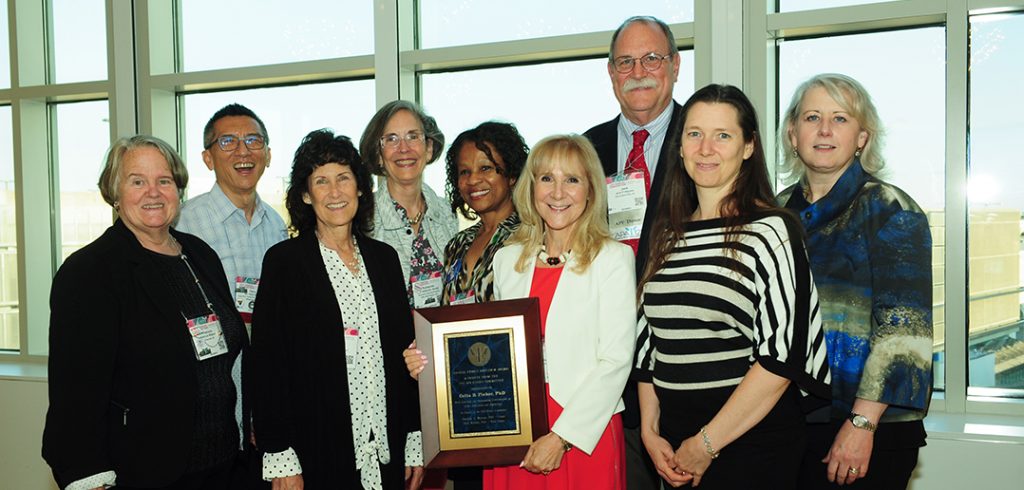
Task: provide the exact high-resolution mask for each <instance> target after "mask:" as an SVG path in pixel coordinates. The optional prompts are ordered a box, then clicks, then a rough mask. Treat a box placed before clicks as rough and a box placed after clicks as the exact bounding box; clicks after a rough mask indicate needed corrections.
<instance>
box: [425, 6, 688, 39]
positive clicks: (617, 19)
mask: <svg viewBox="0 0 1024 490" xmlns="http://www.w3.org/2000/svg"><path fill="white" fill-rule="evenodd" d="M594 7H595V4H594V3H592V2H590V1H588V0H573V1H562V2H552V1H550V0H521V1H519V2H492V1H489V0H421V1H420V2H419V15H420V47H421V48H437V47H442V46H459V45H463V44H478V43H491V42H496V41H511V40H517V39H529V38H534V37H545V36H558V35H563V34H576V33H580V32H593V31H608V30H614V29H615V28H616V27H618V26H619V24H620V23H622V21H624V20H626V19H628V18H629V17H632V16H634V15H653V16H655V17H657V18H659V19H661V20H663V21H665V22H667V23H669V24H677V23H680V22H692V21H693V0H659V1H655V0H641V1H634V2H606V3H602V4H601V5H600V8H594ZM675 34H676V35H678V34H679V33H675Z"/></svg>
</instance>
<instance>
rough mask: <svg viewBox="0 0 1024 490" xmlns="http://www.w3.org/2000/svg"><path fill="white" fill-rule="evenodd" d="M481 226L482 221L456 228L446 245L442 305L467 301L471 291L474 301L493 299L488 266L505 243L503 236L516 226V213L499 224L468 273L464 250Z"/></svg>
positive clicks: (465, 250)
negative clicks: (460, 229) (459, 229)
mask: <svg viewBox="0 0 1024 490" xmlns="http://www.w3.org/2000/svg"><path fill="white" fill-rule="evenodd" d="M483 226H484V224H483V223H482V222H481V223H477V224H475V225H473V226H470V227H469V228H466V229H465V230H462V231H460V232H458V233H457V234H455V236H454V237H453V238H452V240H451V241H450V242H448V246H447V247H445V249H444V293H443V294H442V295H441V304H442V305H448V304H451V303H457V304H458V303H459V302H460V301H468V300H467V298H468V297H469V296H470V295H472V296H473V297H474V298H475V300H474V301H473V302H474V303H486V302H488V301H491V300H492V299H494V269H492V268H491V261H492V260H494V254H496V253H497V252H498V250H500V249H501V247H504V246H505V240H507V239H508V237H510V236H512V233H513V232H515V231H516V230H517V229H518V228H519V215H518V214H516V213H515V212H513V213H512V214H511V215H509V217H508V218H505V220H504V221H502V222H501V223H500V224H499V225H498V229H497V230H495V231H494V235H493V236H492V237H491V241H490V242H488V243H487V246H486V247H484V253H483V254H481V255H480V259H479V260H477V262H476V265H475V266H474V267H473V272H472V274H470V273H467V272H466V267H465V260H466V252H468V251H469V247H470V246H471V245H472V244H473V240H476V237H477V235H479V234H480V230H482V229H483Z"/></svg>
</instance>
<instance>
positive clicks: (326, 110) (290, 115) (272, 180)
mask: <svg viewBox="0 0 1024 490" xmlns="http://www.w3.org/2000/svg"><path fill="white" fill-rule="evenodd" d="M182 99H183V100H184V108H185V117H184V119H185V134H184V135H183V136H184V139H185V150H184V151H183V152H182V157H183V158H184V159H185V161H186V162H187V164H188V174H189V185H188V195H189V196H194V195H197V194H201V193H204V192H207V191H209V190H210V187H211V186H213V183H214V181H215V180H216V179H215V178H214V175H213V171H212V170H210V169H208V168H206V165H205V164H204V163H203V157H202V152H203V128H204V127H205V126H206V122H207V121H209V119H210V117H211V116H213V114H214V113H215V112H217V110H219V109H220V108H221V107H224V106H225V105H228V104H230V103H233V102H237V103H240V104H242V105H244V106H246V107H248V108H250V109H252V111H253V112H255V113H256V115H257V116H259V117H260V119H261V120H263V123H264V124H266V126H267V133H268V136H269V137H270V148H271V151H272V153H271V157H272V159H271V161H270V167H269V168H267V170H266V172H265V173H264V174H263V177H262V178H260V183H259V186H258V189H257V192H259V194H260V198H261V199H263V200H264V201H266V202H267V203H268V204H270V205H271V206H273V207H274V208H276V209H277V212H278V213H279V214H280V215H281V216H282V217H283V218H284V219H285V221H287V220H288V213H287V212H286V211H285V208H284V197H285V192H286V190H287V189H288V176H289V174H290V173H291V169H292V158H293V157H294V155H295V149H296V148H298V146H299V143H301V142H302V138H303V137H305V136H306V134H308V133H309V132H310V131H313V130H314V129H320V128H331V129H333V130H334V132H335V133H336V134H343V135H345V136H348V137H349V138H351V139H352V143H353V144H354V145H356V148H358V147H359V137H360V136H361V135H362V134H363V128H365V126H366V123H367V122H369V121H370V118H371V117H373V113H374V112H376V108H375V107H374V105H373V100H374V99H373V81H372V80H359V81H352V82H337V83H323V84H311V85H300V86H295V87H277V88H261V89H248V90H238V91H230V92H213V93H206V94H189V95H184V96H182Z"/></svg>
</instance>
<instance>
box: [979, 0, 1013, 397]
mask: <svg viewBox="0 0 1024 490" xmlns="http://www.w3.org/2000/svg"><path fill="white" fill-rule="evenodd" d="M1022 52H1024V15H989V16H978V17H972V18H971V69H970V75H971V83H970V87H971V99H970V100H971V107H970V111H971V116H970V118H971V119H970V122H971V132H970V145H969V146H970V151H971V153H970V167H969V169H970V170H969V172H970V173H969V176H970V177H969V180H968V195H969V201H968V209H969V210H970V216H969V218H968V228H967V233H968V240H969V241H968V259H969V261H970V262H969V264H968V271H969V274H970V276H969V277H970V280H969V284H970V301H971V303H970V310H969V312H968V318H969V322H968V323H969V325H970V327H969V330H968V332H969V341H968V348H969V349H970V351H969V354H970V355H969V359H970V365H969V370H968V372H969V373H970V386H979V387H994V388H1017V389H1024V288H1022V287H1021V286H1022V284H1024V283H1022V282H1021V279H1022V278H1024V241H1022V238H1024V214H1022V211H1024V187H1021V185H1020V176H1021V171H1020V164H1019V160H1020V159H1019V156H1018V152H1017V150H1016V148H1015V145H1013V144H1012V142H1015V141H1018V140H1019V139H1020V135H1021V134H1022V133H1024V121H1022V120H1021V118H1020V114H1019V112H1020V111H1018V110H1014V109H1013V108H1012V107H1010V106H1007V99H1006V97H1005V94H1007V93H1010V92H1006V91H1007V90H1016V89H1017V87H1019V86H1020V84H1021V83H1024V67H1022V65H1021V63H1020V53H1022ZM1011 106H1012V104H1011Z"/></svg>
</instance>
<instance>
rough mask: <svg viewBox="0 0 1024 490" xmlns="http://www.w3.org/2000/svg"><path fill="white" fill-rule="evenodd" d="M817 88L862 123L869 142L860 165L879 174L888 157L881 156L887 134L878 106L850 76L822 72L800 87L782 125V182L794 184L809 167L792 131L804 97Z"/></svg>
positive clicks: (861, 156) (862, 151)
mask: <svg viewBox="0 0 1024 490" xmlns="http://www.w3.org/2000/svg"><path fill="white" fill-rule="evenodd" d="M815 87H821V88H823V89H825V92H827V93H828V95H829V96H830V97H832V99H833V100H835V101H836V103H837V104H839V106H840V107H842V108H843V110H845V111H846V112H848V113H850V116H852V117H853V118H854V119H856V120H857V122H858V123H860V127H861V129H863V130H864V131H865V132H867V133H868V142H867V143H866V144H865V145H864V148H863V149H861V154H860V164H861V166H862V167H863V168H864V171H865V172H867V173H869V174H871V175H878V174H880V173H881V172H882V169H883V168H884V167H885V159H884V158H883V157H882V147H883V140H884V136H885V134H884V131H883V129H882V120H881V119H880V118H879V117H878V109H876V108H875V103H874V102H872V101H871V95H870V94H868V91H867V90H866V89H865V88H864V86H863V85H861V84H860V82H858V81H857V80H854V79H853V78H851V77H849V76H846V75H843V74H840V73H821V74H818V75H815V76H813V77H811V78H809V79H808V80H807V81H805V82H804V83H801V84H800V86H799V87H797V89H796V92H794V93H793V99H792V100H791V101H790V102H789V108H788V109H786V112H785V116H784V119H783V121H782V126H781V127H780V128H779V148H781V149H782V165H781V169H780V170H781V175H782V176H783V182H785V183H787V184H792V183H793V182H796V181H798V180H801V179H803V176H804V172H805V171H806V170H807V169H806V167H805V166H804V162H803V161H802V160H800V157H799V156H798V155H796V152H795V151H794V150H795V148H794V147H793V143H792V141H790V137H789V134H790V132H791V131H793V129H794V128H795V127H796V123H797V119H798V118H799V117H800V105H801V104H803V101H804V96H805V95H807V92H808V91H809V90H811V89H812V88H815Z"/></svg>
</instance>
